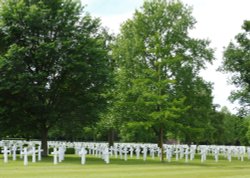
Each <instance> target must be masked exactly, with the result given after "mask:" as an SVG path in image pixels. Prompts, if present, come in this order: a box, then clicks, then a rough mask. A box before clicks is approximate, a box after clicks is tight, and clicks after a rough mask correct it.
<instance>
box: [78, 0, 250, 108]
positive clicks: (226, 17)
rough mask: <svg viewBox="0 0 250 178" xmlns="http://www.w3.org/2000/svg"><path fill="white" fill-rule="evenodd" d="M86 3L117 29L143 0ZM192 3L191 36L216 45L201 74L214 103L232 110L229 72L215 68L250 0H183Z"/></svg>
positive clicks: (247, 15) (90, 0)
mask: <svg viewBox="0 0 250 178" xmlns="http://www.w3.org/2000/svg"><path fill="white" fill-rule="evenodd" d="M81 1H82V3H83V4H86V5H87V6H86V10H87V11H88V12H90V14H91V15H92V16H94V17H100V18H101V20H102V24H103V26H106V27H108V28H109V29H110V32H113V33H119V28H120V25H121V24H122V23H123V22H125V21H126V20H127V19H128V18H131V17H132V16H133V13H134V12H135V9H139V8H140V7H141V6H142V4H143V0H81ZM182 2H183V3H185V4H187V5H189V6H191V7H193V16H194V17H195V19H196V20H197V24H196V25H195V27H196V28H195V30H194V31H193V32H192V33H191V34H190V35H192V36H193V37H197V38H202V39H209V40H210V41H211V45H210V47H212V48H214V49H215V58H216V60H215V61H214V62H213V65H208V66H207V70H205V71H202V72H201V75H202V76H203V78H204V79H205V80H207V81H210V82H213V83H214V85H213V87H214V90H213V96H214V104H219V105H221V106H227V107H228V108H229V109H230V111H231V112H233V113H236V110H235V109H234V108H235V107H237V105H236V104H232V103H230V102H229V101H228V96H229V95H230V92H231V91H232V90H233V89H234V87H233V86H230V85H228V84H227V79H228V78H229V75H225V74H222V73H220V72H217V71H216V69H217V68H218V66H219V65H220V64H221V61H222V52H223V47H226V46H227V45H228V43H229V42H230V41H231V40H233V38H234V36H235V35H236V34H238V33H239V32H240V31H241V26H242V24H243V21H244V20H247V19H248V20H250V13H249V8H250V0H182Z"/></svg>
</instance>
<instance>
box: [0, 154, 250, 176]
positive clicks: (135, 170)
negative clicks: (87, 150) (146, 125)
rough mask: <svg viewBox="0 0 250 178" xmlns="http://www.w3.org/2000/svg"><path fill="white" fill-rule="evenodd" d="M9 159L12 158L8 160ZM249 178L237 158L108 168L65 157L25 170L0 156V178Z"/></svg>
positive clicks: (246, 165) (248, 164) (249, 164)
mask: <svg viewBox="0 0 250 178" xmlns="http://www.w3.org/2000/svg"><path fill="white" fill-rule="evenodd" d="M9 159H11V158H9ZM14 177H16V178H166V177H169V178H249V177H250V161H249V160H247V159H245V161H243V162H241V161H239V160H237V159H236V158H233V159H232V162H228V161H227V160H225V159H224V158H223V160H222V158H220V160H219V162H218V163H216V162H215V161H214V160H212V158H208V160H207V161H206V162H204V163H201V162H200V159H199V158H197V157H196V159H195V160H193V161H189V162H188V163H185V161H184V160H179V161H175V160H174V159H173V161H172V162H171V163H168V162H164V163H161V162H160V161H159V160H158V158H156V159H155V160H152V159H151V158H148V159H147V160H146V161H145V162H144V161H143V160H142V159H139V160H136V159H135V158H133V159H131V158H129V159H128V160H127V161H124V160H120V159H119V158H118V159H115V158H111V159H110V164H105V163H104V161H103V160H101V159H100V158H95V157H90V156H87V159H86V164H85V165H81V164H80V158H79V157H78V156H76V155H66V157H65V160H64V161H63V162H62V163H59V164H57V165H54V164H53V157H52V156H50V157H48V158H43V159H42V161H41V162H36V163H31V158H29V163H28V166H24V165H23V161H22V160H20V159H19V157H18V160H17V161H12V160H9V161H8V163H3V156H2V155H0V178H14Z"/></svg>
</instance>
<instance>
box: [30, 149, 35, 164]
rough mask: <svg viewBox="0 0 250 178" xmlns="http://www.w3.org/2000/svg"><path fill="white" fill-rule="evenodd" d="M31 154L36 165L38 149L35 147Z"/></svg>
mask: <svg viewBox="0 0 250 178" xmlns="http://www.w3.org/2000/svg"><path fill="white" fill-rule="evenodd" d="M31 153H32V163H35V162H36V147H35V146H33V147H32V150H31Z"/></svg>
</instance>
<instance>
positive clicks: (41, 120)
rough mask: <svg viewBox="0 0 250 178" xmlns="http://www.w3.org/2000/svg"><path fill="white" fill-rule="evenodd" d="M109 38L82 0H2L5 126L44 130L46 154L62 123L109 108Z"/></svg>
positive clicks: (0, 66)
mask: <svg viewBox="0 0 250 178" xmlns="http://www.w3.org/2000/svg"><path fill="white" fill-rule="evenodd" d="M106 37H107V34H106V33H104V32H103V30H101V28H100V25H99V20H98V19H92V18H91V16H90V15H88V14H86V13H84V11H83V8H82V6H81V4H80V3H79V2H76V1H71V0H53V1H51V0H2V1H1V5H0V44H1V45H0V46H1V47H0V75H1V77H0V108H1V109H0V124H1V127H2V128H1V129H2V130H5V131H8V132H9V131H10V130H9V128H12V129H13V132H19V133H24V134H28V135H31V136H34V134H39V135H40V138H41V139H42V148H43V150H44V152H43V154H44V155H46V154H47V136H48V131H49V130H50V129H51V128H53V127H54V126H56V125H57V123H62V122H65V123H68V122H70V123H71V124H73V126H71V128H72V129H74V127H75V126H76V125H79V124H82V123H83V122H91V121H95V120H96V119H97V118H98V115H99V113H100V111H102V109H103V108H105V98H104V97H103V95H102V93H103V92H104V90H105V89H106V86H107V83H106V81H107V80H108V72H109V66H108V60H109V59H108V55H107V46H106V44H107V40H106V39H107V38H106ZM13 132H11V133H13ZM11 133H9V134H11Z"/></svg>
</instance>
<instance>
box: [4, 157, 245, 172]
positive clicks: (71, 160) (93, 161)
mask: <svg viewBox="0 0 250 178" xmlns="http://www.w3.org/2000/svg"><path fill="white" fill-rule="evenodd" d="M17 158H18V159H17V160H16V161H15V162H16V164H18V165H22V164H23V160H22V159H20V158H19V156H17ZM28 160H29V165H35V164H36V165H37V166H39V165H43V166H44V165H53V156H51V155H49V156H48V157H43V158H42V160H41V161H38V162H36V163H31V160H32V158H31V156H29V158H28ZM0 162H2V163H3V156H2V155H0ZM9 162H10V163H11V162H14V161H12V158H11V157H9ZM249 163H250V161H249V160H248V159H245V161H244V162H241V161H239V160H238V159H237V158H233V159H232V162H229V161H227V159H226V158H224V157H220V159H219V162H215V161H214V159H213V157H211V156H208V157H207V161H205V162H203V163H201V161H200V156H199V155H198V156H196V157H195V159H194V160H192V161H190V160H189V161H188V162H185V160H184V159H181V160H178V161H176V160H175V158H172V161H171V162H168V161H167V160H165V161H164V162H161V161H160V160H159V158H155V159H151V158H149V157H148V158H147V160H146V161H144V160H143V159H142V157H141V158H140V159H136V158H134V157H133V158H128V160H127V161H125V160H124V159H120V158H114V157H111V158H110V163H109V164H107V165H119V166H130V165H131V166H133V165H137V166H139V165H141V166H144V165H147V166H150V165H156V166H191V167H192V166H193V167H207V168H209V167H211V168H212V167H223V168H227V167H228V168H237V169H245V168H247V169H249V168H250V164H249ZM60 164H63V165H66V166H70V165H72V166H75V165H81V158H80V157H79V156H77V155H65V160H63V161H62V163H58V165H60ZM105 164H106V163H105V162H104V160H103V159H101V158H99V157H94V156H91V155H87V157H86V165H90V166H91V165H105Z"/></svg>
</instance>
